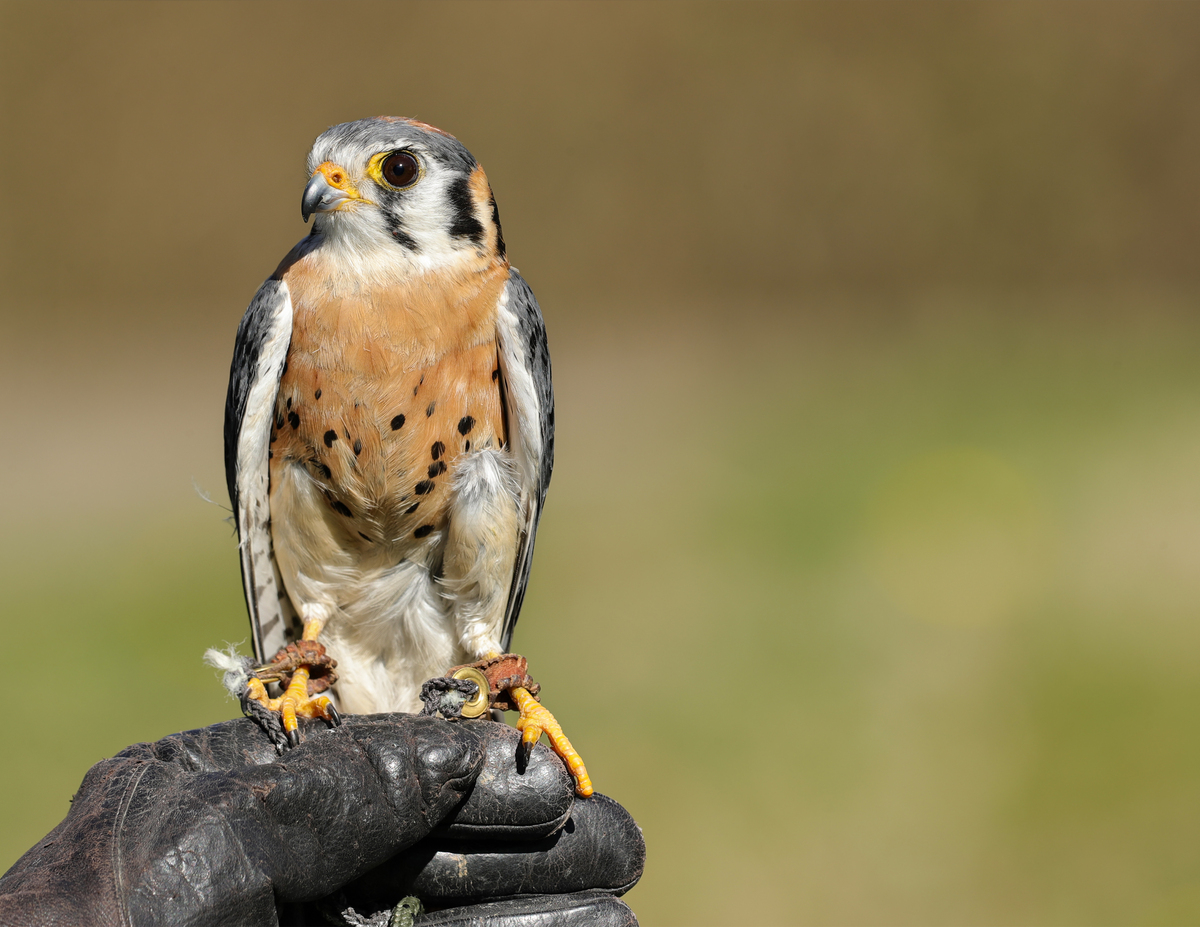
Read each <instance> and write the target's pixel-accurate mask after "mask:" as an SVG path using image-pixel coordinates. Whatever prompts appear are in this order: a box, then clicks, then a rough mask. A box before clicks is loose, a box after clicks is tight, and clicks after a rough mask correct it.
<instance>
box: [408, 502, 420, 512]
mask: <svg viewBox="0 0 1200 927" xmlns="http://www.w3.org/2000/svg"><path fill="white" fill-rule="evenodd" d="M420 504H421V503H420V502H414V503H413V504H412V505H410V506H409V507H408V508H406V509H405V510H404V514H405V515H411V514H412V513H413V512H415V511H416V510H417V506H418V505H420Z"/></svg>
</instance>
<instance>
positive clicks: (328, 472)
mask: <svg viewBox="0 0 1200 927" xmlns="http://www.w3.org/2000/svg"><path fill="white" fill-rule="evenodd" d="M317 469H318V470H320V471H321V476H323V477H325V479H327V480H331V479H333V471H331V470H330V469H329V467H328V465H326V464H323V463H318V464H317Z"/></svg>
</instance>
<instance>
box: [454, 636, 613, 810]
mask: <svg viewBox="0 0 1200 927" xmlns="http://www.w3.org/2000/svg"><path fill="white" fill-rule="evenodd" d="M525 670H526V661H525V658H524V657H522V656H520V655H519V654H515V653H502V654H496V655H495V656H492V657H488V658H487V659H485V660H480V661H478V662H477V663H470V664H467V665H465V666H456V667H454V668H453V669H451V670H450V672H449V673H447V674H446V675H447V676H453V677H456V678H459V679H473V680H477V681H478V682H479V683H481V685H480V689H481V690H482V688H483V686H482V683H484V682H485V681H486V684H487V688H488V696H489V699H488V701H489V705H490V707H491V708H496V709H500V710H505V711H513V710H516V711H519V712H520V713H521V717H520V718H519V719H518V720H517V730H519V731H521V734H522V737H521V748H520V755H519V763H520V767H521V769H522V770H523V769H524V767H525V764H526V763H527V762H528V761H529V754H530V753H532V752H533V747H534V744H536V743H537V742H538V739H539V738H540V737H541V736H542V734H545V735H546V737H547V738H548V739H549V741H550V748H551V749H552V750H553V751H554V752H555V753H557V754H558V755H559V756H560V757H562V760H563V762H564V763H566V764H567V769H568V770H570V772H571V775H572V776H573V777H574V779H575V792H576V794H577V795H580V796H581V797H583V798H587V797H588V796H589V795H591V794H592V791H593V789H592V780H591V778H590V777H589V776H588V773H587V767H585V766H584V765H583V758H582V757H581V756H580V755H579V753H578V751H577V750H576V749H575V748H574V747H572V746H571V741H569V740H568V739H567V735H566V734H564V733H563V729H562V725H560V724H559V723H558V721H557V719H555V717H554V715H552V714H551V713H550V712H549V710H547V709H546V708H545V707H544V706H543V705H542V704H541V703H540V702H539V701H538V699H537V694H538V691H539V689H540V687H539V686H538V684H537V683H536V682H534V681H533V679H532V677H530V676H529V674H528V673H526V671H525Z"/></svg>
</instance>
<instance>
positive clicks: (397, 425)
mask: <svg viewBox="0 0 1200 927" xmlns="http://www.w3.org/2000/svg"><path fill="white" fill-rule="evenodd" d="M403 427H404V416H403V415H397V416H396V417H395V418H394V419H392V431H399V430H400V429H401V428H403Z"/></svg>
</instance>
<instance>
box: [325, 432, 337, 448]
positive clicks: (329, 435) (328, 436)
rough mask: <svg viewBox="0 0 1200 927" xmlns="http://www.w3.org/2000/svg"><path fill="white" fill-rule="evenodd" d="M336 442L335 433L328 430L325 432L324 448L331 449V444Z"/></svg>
mask: <svg viewBox="0 0 1200 927" xmlns="http://www.w3.org/2000/svg"><path fill="white" fill-rule="evenodd" d="M336 440H337V432H336V431H334V430H333V429H332V428H330V429H329V430H328V431H327V432H325V446H326V447H333V442H334V441H336Z"/></svg>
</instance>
